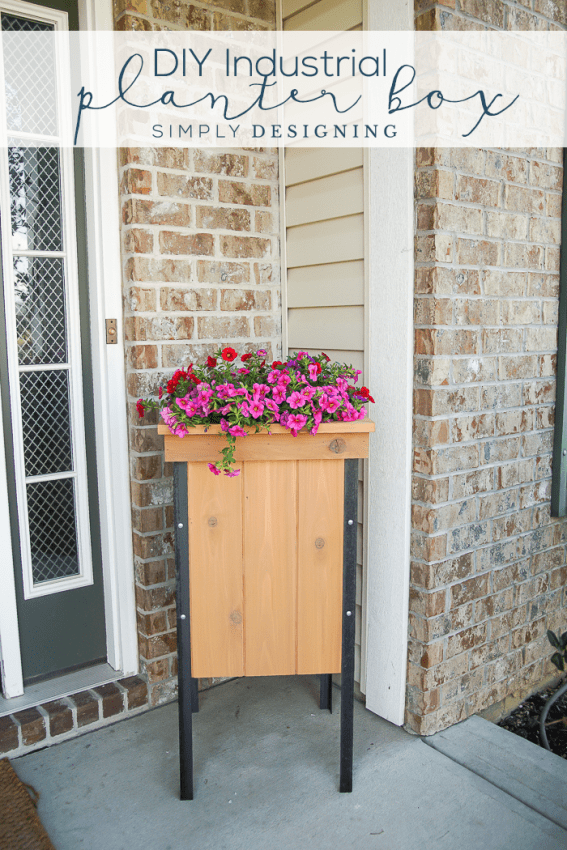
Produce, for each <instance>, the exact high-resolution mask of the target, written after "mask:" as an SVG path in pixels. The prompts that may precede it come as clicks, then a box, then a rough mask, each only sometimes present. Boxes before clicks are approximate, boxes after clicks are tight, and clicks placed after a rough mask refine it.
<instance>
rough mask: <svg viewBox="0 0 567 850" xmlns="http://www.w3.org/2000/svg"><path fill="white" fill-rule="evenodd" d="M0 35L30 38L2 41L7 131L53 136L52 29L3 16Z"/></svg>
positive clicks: (55, 112)
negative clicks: (31, 36)
mask: <svg viewBox="0 0 567 850" xmlns="http://www.w3.org/2000/svg"><path fill="white" fill-rule="evenodd" d="M2 31H3V32H5V33H11V32H14V33H29V34H30V35H32V34H33V38H29V39H26V38H21V37H18V38H13V39H10V38H7V39H4V40H3V48H4V85H5V93H6V118H7V126H8V130H9V131H16V132H18V131H21V132H25V133H41V134H42V135H47V136H54V135H56V133H57V98H56V95H55V54H54V50H53V48H54V45H53V41H52V39H51V38H50V36H49V35H48V34H49V33H50V32H52V31H53V25H52V24H45V23H40V22H39V21H29V20H26V19H25V18H18V17H17V16H16V15H5V14H3V15H2ZM41 33H46V37H45V38H42V37H41Z"/></svg>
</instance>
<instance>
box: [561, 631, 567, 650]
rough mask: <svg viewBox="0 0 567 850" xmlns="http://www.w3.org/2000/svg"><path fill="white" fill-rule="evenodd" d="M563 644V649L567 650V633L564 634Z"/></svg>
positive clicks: (562, 637)
mask: <svg viewBox="0 0 567 850" xmlns="http://www.w3.org/2000/svg"><path fill="white" fill-rule="evenodd" d="M561 644H562V646H563V649H567V632H563V634H562V635H561Z"/></svg>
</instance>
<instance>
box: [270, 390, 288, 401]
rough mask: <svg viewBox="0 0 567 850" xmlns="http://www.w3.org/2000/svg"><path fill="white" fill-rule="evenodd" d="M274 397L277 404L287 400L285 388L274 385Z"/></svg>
mask: <svg viewBox="0 0 567 850" xmlns="http://www.w3.org/2000/svg"><path fill="white" fill-rule="evenodd" d="M272 398H273V400H274V401H275V402H276V404H281V403H282V402H284V401H285V389H284V387H274V389H273V390H272Z"/></svg>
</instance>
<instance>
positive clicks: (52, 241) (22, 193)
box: [8, 139, 62, 251]
mask: <svg viewBox="0 0 567 850" xmlns="http://www.w3.org/2000/svg"><path fill="white" fill-rule="evenodd" d="M8 143H9V144H10V148H9V150H8V169H9V174H10V201H11V204H10V206H11V210H10V214H11V220H12V245H13V247H14V250H21V251H61V249H62V244H61V196H60V185H59V150H58V149H57V148H31V147H18V146H17V140H15V139H9V140H8Z"/></svg>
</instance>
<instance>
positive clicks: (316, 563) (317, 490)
mask: <svg viewBox="0 0 567 850" xmlns="http://www.w3.org/2000/svg"><path fill="white" fill-rule="evenodd" d="M298 474H299V481H298V485H299V486H298V494H299V513H298V596H297V646H298V650H297V672H298V673H299V674H303V673H323V672H325V673H340V670H341V623H342V611H341V608H342V586H343V579H342V576H343V493H344V463H341V461H336V462H335V463H325V462H324V461H300V463H299V472H298ZM321 541H322V542H323V543H324V545H323V546H322V548H318V547H319V546H320V544H321Z"/></svg>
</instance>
